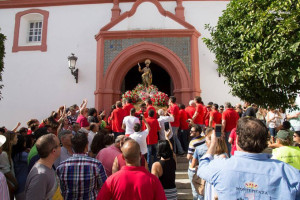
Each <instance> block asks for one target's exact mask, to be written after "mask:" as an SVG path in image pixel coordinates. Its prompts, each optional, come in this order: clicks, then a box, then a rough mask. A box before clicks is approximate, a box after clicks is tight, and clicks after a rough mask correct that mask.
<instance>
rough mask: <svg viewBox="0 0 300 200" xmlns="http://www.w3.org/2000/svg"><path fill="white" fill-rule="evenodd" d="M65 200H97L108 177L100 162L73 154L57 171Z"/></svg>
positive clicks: (84, 155) (83, 155)
mask: <svg viewBox="0 0 300 200" xmlns="http://www.w3.org/2000/svg"><path fill="white" fill-rule="evenodd" d="M56 172H57V175H58V177H59V179H60V189H61V193H62V196H63V197H64V199H65V200H66V199H89V200H93V199H96V197H97V194H98V191H99V189H100V188H101V187H102V185H103V183H104V182H105V180H106V178H107V176H106V173H105V170H104V167H103V165H102V164H101V162H100V161H98V160H96V159H94V158H91V157H88V156H87V155H86V154H73V156H72V157H70V158H68V159H67V160H65V161H63V162H62V163H61V164H60V165H59V166H58V167H57V169H56Z"/></svg>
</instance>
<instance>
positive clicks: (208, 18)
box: [0, 1, 239, 129]
mask: <svg viewBox="0 0 300 200" xmlns="http://www.w3.org/2000/svg"><path fill="white" fill-rule="evenodd" d="M226 4H227V2H222V1H218V2H214V1H208V2H203V1H200V2H196V1H191V2H183V6H184V7H185V17H186V21H187V22H189V23H191V24H192V25H193V26H195V27H196V29H197V30H198V31H199V32H200V33H201V34H202V36H201V38H202V37H203V36H205V37H207V36H209V33H208V32H207V31H206V30H204V24H205V23H211V24H216V22H217V20H218V16H220V15H221V12H222V10H223V9H225V7H226ZM162 5H163V7H164V8H165V9H166V10H168V11H170V12H172V13H175V11H174V9H175V7H176V4H175V2H162ZM112 6H113V5H112V4H96V5H76V6H57V7H41V8H39V9H43V10H47V11H49V21H48V36H47V45H48V50H47V52H40V51H29V52H28V51H21V52H17V53H12V51H11V50H12V45H13V34H14V24H15V14H16V13H17V12H20V11H24V10H27V9H30V8H20V9H1V10H0V28H1V32H2V33H3V34H5V35H6V36H7V40H6V42H5V47H6V56H5V60H4V62H5V69H4V73H3V84H4V88H3V90H2V93H3V95H2V96H3V97H4V98H3V99H2V100H1V101H0V126H2V125H5V126H6V127H7V128H9V129H12V128H13V127H14V126H15V124H16V123H17V122H18V121H20V122H22V126H26V122H27V121H28V120H29V119H30V118H37V119H39V120H42V119H44V118H46V117H47V116H48V115H49V114H50V112H51V111H52V110H55V109H57V108H58V107H59V106H61V105H62V104H66V105H67V106H70V105H72V104H74V103H77V104H80V103H81V101H82V99H83V98H87V99H88V100H89V103H88V107H93V106H94V91H95V81H96V75H95V73H96V41H95V39H94V35H95V34H97V33H98V31H99V30H100V28H102V27H103V26H105V25H106V24H107V23H109V21H110V19H111V8H112ZM131 6H132V3H121V4H120V8H121V10H122V11H121V13H124V12H125V11H128V10H130V9H131ZM141 8H142V7H141ZM143 9H147V7H144V8H143ZM142 11H143V10H142ZM136 20H137V24H138V23H140V22H142V21H143V19H142V17H140V18H137V19H136ZM152 25H153V24H152ZM143 28H145V29H147V26H146V27H143ZM148 28H150V27H148ZM201 38H200V39H199V56H200V82H201V89H202V97H203V100H204V103H207V102H208V101H214V102H217V103H219V104H223V103H224V101H228V100H229V101H231V102H233V103H236V102H239V100H238V99H237V98H233V97H232V96H231V95H230V94H228V92H229V88H228V87H227V86H226V85H224V83H223V81H224V80H223V78H219V77H218V74H217V72H216V71H215V69H216V68H217V66H216V65H215V64H214V63H213V60H214V55H213V54H212V53H210V52H209V51H208V49H207V48H206V46H205V45H204V44H203V42H202V40H201ZM71 53H75V55H76V56H78V61H77V67H78V68H79V83H78V84H76V83H75V79H74V78H73V76H72V75H71V73H70V70H69V69H68V65H67V57H68V56H69V55H70V54H71Z"/></svg>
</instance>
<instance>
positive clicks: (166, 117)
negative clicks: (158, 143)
mask: <svg viewBox="0 0 300 200" xmlns="http://www.w3.org/2000/svg"><path fill="white" fill-rule="evenodd" d="M157 114H158V116H159V117H158V119H157V120H158V123H159V126H160V131H159V140H166V139H167V138H166V136H165V131H168V130H171V132H170V134H169V136H168V137H169V138H168V139H170V141H171V143H172V145H174V141H173V132H172V127H171V124H170V122H174V116H173V115H172V114H171V113H168V112H166V111H164V110H163V109H159V110H158V111H157Z"/></svg>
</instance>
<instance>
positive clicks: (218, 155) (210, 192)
mask: <svg viewBox="0 0 300 200" xmlns="http://www.w3.org/2000/svg"><path fill="white" fill-rule="evenodd" d="M213 131H214V130H213V129H210V130H207V131H206V135H205V143H206V145H207V147H208V148H209V147H210V144H211V135H212V133H213ZM217 141H218V142H217V146H216V150H215V153H214V159H222V158H223V159H226V158H228V149H227V145H226V142H225V139H224V138H218V140H217ZM215 199H218V195H217V193H216V191H215V188H214V186H213V185H211V184H209V183H208V182H206V183H205V192H204V200H215Z"/></svg>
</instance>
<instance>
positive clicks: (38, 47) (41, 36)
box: [0, 0, 49, 52]
mask: <svg viewBox="0 0 300 200" xmlns="http://www.w3.org/2000/svg"><path fill="white" fill-rule="evenodd" d="M0 1H1V0H0ZM48 17H49V12H48V11H46V10H40V9H30V10H25V11H22V12H18V13H17V14H16V18H15V33H14V43H13V47H12V52H18V51H47V29H48Z"/></svg>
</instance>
